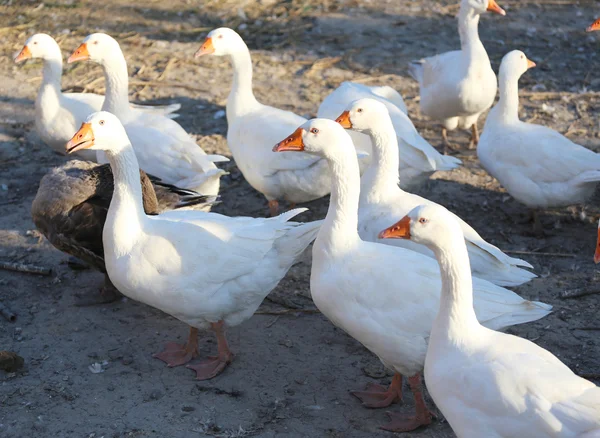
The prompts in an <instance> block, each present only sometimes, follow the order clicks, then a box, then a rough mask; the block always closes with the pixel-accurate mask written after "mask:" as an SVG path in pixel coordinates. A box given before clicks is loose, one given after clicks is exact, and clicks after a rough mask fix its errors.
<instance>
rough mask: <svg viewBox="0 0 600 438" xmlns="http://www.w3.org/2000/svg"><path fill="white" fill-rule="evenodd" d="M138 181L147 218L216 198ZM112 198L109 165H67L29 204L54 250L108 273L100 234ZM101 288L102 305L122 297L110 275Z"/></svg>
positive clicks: (44, 180)
mask: <svg viewBox="0 0 600 438" xmlns="http://www.w3.org/2000/svg"><path fill="white" fill-rule="evenodd" d="M63 149H64V144H63ZM140 178H141V186H142V201H143V206H144V211H145V212H146V214H152V215H155V214H159V213H161V212H163V211H167V210H173V209H175V208H193V209H203V210H207V209H209V208H210V206H211V205H212V204H213V203H214V201H215V198H214V197H206V196H202V195H199V194H198V193H195V192H192V191H190V190H183V189H179V188H177V187H174V186H171V185H169V184H162V183H161V182H159V181H154V182H151V181H150V178H148V176H147V175H146V174H145V173H144V172H142V171H140ZM112 194H113V175H112V172H111V169H110V165H108V164H95V163H91V162H89V161H79V160H71V161H68V162H67V163H65V164H63V165H62V166H59V167H56V168H54V169H52V170H51V171H50V172H48V173H47V174H46V175H45V176H44V177H43V178H42V180H41V182H40V187H39V189H38V192H37V194H36V196H35V199H34V200H33V203H32V205H31V216H32V218H33V223H34V224H35V226H36V227H37V229H38V230H39V231H40V232H41V233H42V234H43V235H44V236H46V238H47V239H48V241H49V242H50V243H51V244H52V245H53V246H54V247H56V248H57V249H59V250H60V251H63V252H65V253H67V254H70V255H72V256H74V257H77V258H79V259H81V260H83V261H84V262H86V263H87V264H89V265H90V266H92V267H94V268H95V269H98V270H99V271H101V272H104V273H106V268H105V265H104V249H103V244H102V230H103V228H104V222H105V221H106V213H107V211H108V206H109V205H110V200H111V198H112ZM101 290H102V295H103V296H102V297H101V298H100V300H102V301H104V302H108V301H111V300H114V299H115V298H116V297H117V296H118V294H115V290H114V287H113V286H112V283H111V282H110V279H109V278H108V276H106V278H105V281H104V286H103V287H102V289H101ZM90 302H92V301H90Z"/></svg>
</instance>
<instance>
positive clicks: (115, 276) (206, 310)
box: [66, 111, 320, 380]
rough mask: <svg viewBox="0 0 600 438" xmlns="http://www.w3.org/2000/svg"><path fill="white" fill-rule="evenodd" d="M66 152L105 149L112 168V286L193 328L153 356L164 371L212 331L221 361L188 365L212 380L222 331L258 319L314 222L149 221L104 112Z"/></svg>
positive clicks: (107, 244) (198, 216)
mask: <svg viewBox="0 0 600 438" xmlns="http://www.w3.org/2000/svg"><path fill="white" fill-rule="evenodd" d="M66 147H67V151H68V152H76V151H77V150H80V149H95V150H102V151H104V152H105V153H106V156H107V158H108V160H109V162H110V165H111V168H112V171H113V175H114V178H115V183H114V185H115V189H114V192H113V196H112V200H111V203H110V207H109V208H108V214H107V217H106V224H105V225H104V232H103V242H104V258H105V263H106V271H107V272H108V275H109V277H110V279H111V281H112V282H113V283H114V285H115V286H116V288H117V289H118V290H119V291H120V292H121V293H123V294H124V295H126V296H128V297H130V298H131V299H134V300H137V301H141V302H142V303H145V304H147V305H150V306H153V307H156V308H157V309H160V310H162V311H163V312H165V313H168V314H170V315H172V316H174V317H175V318H177V319H179V320H181V321H183V322H185V323H186V324H188V325H189V326H190V334H189V338H188V341H187V343H186V344H184V345H180V344H174V343H170V344H167V346H166V348H165V350H164V351H163V352H162V353H158V354H157V355H155V357H156V358H158V359H160V360H162V361H164V362H166V363H167V364H168V365H169V366H178V365H183V364H185V363H187V362H189V361H190V360H192V359H193V358H195V357H196V356H198V345H197V336H198V329H205V328H212V329H213V330H214V332H215V334H216V336H217V345H218V355H217V356H215V357H209V358H208V359H207V360H204V361H202V362H200V363H199V364H197V365H188V367H189V368H191V369H193V370H195V371H196V377H197V378H198V379H201V380H204V379H210V378H212V377H214V376H216V375H217V374H219V373H220V372H221V371H223V370H224V369H225V367H226V366H227V364H229V363H230V362H231V360H232V359H233V353H232V352H231V351H230V349H229V346H228V344H227V340H226V338H225V329H226V328H227V327H231V326H235V325H238V324H241V323H242V322H244V321H245V320H247V319H248V318H250V317H251V316H252V315H253V314H254V312H255V311H256V309H257V308H258V306H259V305H260V303H261V302H262V301H263V299H264V298H265V296H266V295H267V294H268V293H269V292H270V291H271V290H273V289H274V288H275V286H277V284H278V283H279V281H280V280H281V279H282V278H283V276H284V275H285V274H286V273H287V271H288V270H289V268H290V267H291V266H292V264H293V263H294V262H295V261H296V260H297V259H298V257H299V256H300V255H301V253H302V252H303V251H304V249H305V248H306V247H307V246H308V245H309V244H310V243H311V242H312V241H313V240H314V238H315V236H316V234H317V232H318V230H319V226H320V221H317V222H310V223H307V224H300V223H295V222H289V220H290V219H291V218H292V217H294V216H296V215H297V214H299V213H301V212H303V211H305V210H306V209H296V210H292V211H289V212H287V213H285V214H282V215H280V216H277V217H274V218H270V219H262V218H259V219H254V218H247V217H236V218H230V217H227V216H222V215H219V214H215V213H206V212H201V211H169V212H166V213H162V214H159V215H157V216H147V215H146V214H145V213H144V210H143V207H142V187H141V184H140V178H139V165H138V162H137V158H136V155H135V152H134V150H133V147H132V146H131V142H130V141H129V139H128V137H127V133H126V131H125V129H124V127H123V125H122V124H121V123H120V121H119V120H118V118H117V117H116V116H114V115H113V114H110V113H108V112H104V111H102V112H98V113H94V114H92V115H91V116H90V117H89V118H88V119H87V122H86V123H84V124H83V125H82V127H81V129H80V130H79V131H78V132H77V134H75V136H74V137H73V139H71V140H70V141H69V143H67V146H66Z"/></svg>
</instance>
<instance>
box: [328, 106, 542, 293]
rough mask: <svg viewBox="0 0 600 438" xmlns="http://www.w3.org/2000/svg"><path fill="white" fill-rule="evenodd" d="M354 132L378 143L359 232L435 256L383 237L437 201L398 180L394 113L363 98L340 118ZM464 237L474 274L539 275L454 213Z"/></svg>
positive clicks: (493, 277)
mask: <svg viewBox="0 0 600 438" xmlns="http://www.w3.org/2000/svg"><path fill="white" fill-rule="evenodd" d="M337 121H338V123H340V124H342V126H344V127H345V128H349V129H351V130H352V131H358V132H362V133H363V135H368V136H369V137H370V139H371V142H372V144H373V151H372V159H371V163H370V165H369V167H368V168H367V169H366V170H365V173H364V174H363V176H362V178H361V188H360V203H359V208H358V233H359V235H360V237H361V239H363V240H366V241H369V242H379V243H383V244H388V245H395V246H400V247H403V248H407V249H410V250H412V251H417V252H419V253H421V254H425V255H427V256H429V257H431V258H434V257H435V256H434V254H433V252H432V251H431V250H429V249H428V248H427V247H426V246H424V245H419V244H416V243H414V242H412V241H410V240H404V239H401V240H399V239H392V240H390V239H380V238H379V237H378V236H379V233H380V231H381V230H383V229H384V228H387V227H388V226H390V224H393V223H394V222H395V221H396V220H397V219H398V218H399V217H403V216H404V215H406V214H407V213H408V212H409V211H411V210H412V209H413V208H415V207H417V206H418V205H422V204H425V205H437V204H436V203H435V202H432V201H429V200H427V199H425V198H422V197H421V196H418V195H414V194H412V193H408V192H406V191H404V190H403V189H402V188H401V186H400V185H399V184H398V179H399V175H398V166H397V163H398V146H397V144H398V143H397V137H396V135H395V132H394V126H393V124H392V121H391V119H390V116H389V113H388V111H387V109H386V107H385V105H382V104H381V103H380V102H378V101H375V100H373V99H368V98H367V99H359V100H357V101H355V102H353V103H351V104H350V105H349V106H348V107H347V108H346V111H345V112H344V113H343V114H342V115H341V116H340V117H339V118H338V119H337ZM454 217H455V218H456V220H457V221H459V223H460V225H461V229H462V231H463V233H464V235H465V239H466V242H467V248H468V250H469V258H470V260H471V270H472V271H473V274H474V275H475V276H477V277H479V278H482V279H484V280H488V281H491V282H492V283H494V284H497V285H499V286H518V285H520V284H522V283H525V282H527V281H529V280H531V279H532V278H534V277H535V274H533V273H531V272H529V271H527V270H525V269H522V267H527V268H531V267H532V266H531V265H530V264H529V263H527V262H525V261H523V260H520V259H516V258H512V257H509V256H508V255H506V254H505V253H503V252H502V251H500V249H498V248H497V247H496V246H494V245H492V244H490V243H488V242H486V241H485V240H484V239H483V238H482V237H481V236H480V235H479V233H477V231H475V230H474V229H473V228H472V227H471V226H470V225H469V224H468V223H466V222H465V221H463V220H462V219H460V218H459V217H458V216H456V215H454Z"/></svg>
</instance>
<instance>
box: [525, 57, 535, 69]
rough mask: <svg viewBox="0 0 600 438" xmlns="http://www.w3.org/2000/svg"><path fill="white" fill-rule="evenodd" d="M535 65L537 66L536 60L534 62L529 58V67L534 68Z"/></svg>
mask: <svg viewBox="0 0 600 438" xmlns="http://www.w3.org/2000/svg"><path fill="white" fill-rule="evenodd" d="M535 66H536V64H535V62H533V61H532V60H531V59H528V60H527V69H530V68H533V67H535Z"/></svg>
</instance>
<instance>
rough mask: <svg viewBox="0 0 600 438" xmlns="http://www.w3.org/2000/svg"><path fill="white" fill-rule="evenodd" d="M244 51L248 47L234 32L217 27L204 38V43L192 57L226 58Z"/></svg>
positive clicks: (226, 28)
mask: <svg viewBox="0 0 600 438" xmlns="http://www.w3.org/2000/svg"><path fill="white" fill-rule="evenodd" d="M244 50H248V47H247V46H246V43H244V40H243V39H242V37H241V36H240V35H239V34H238V33H237V32H236V31H235V30H233V29H230V28H228V27H219V28H218V29H214V30H212V31H211V32H210V33H209V34H208V35H207V36H206V39H205V40H204V43H203V44H202V46H201V47H200V49H198V51H197V52H196V54H195V55H194V56H195V57H196V58H198V57H199V56H204V55H214V56H227V55H233V54H234V53H236V52H240V51H244Z"/></svg>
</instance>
